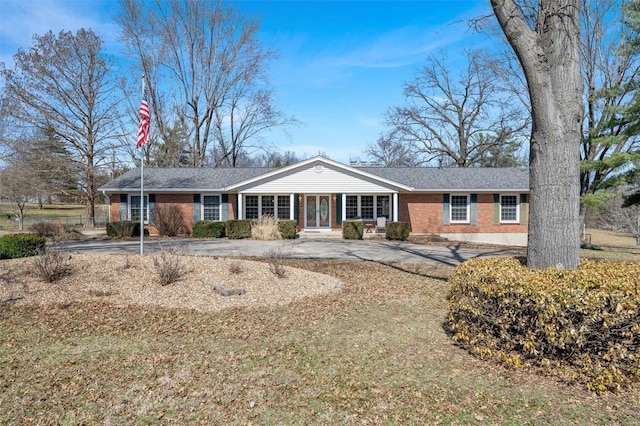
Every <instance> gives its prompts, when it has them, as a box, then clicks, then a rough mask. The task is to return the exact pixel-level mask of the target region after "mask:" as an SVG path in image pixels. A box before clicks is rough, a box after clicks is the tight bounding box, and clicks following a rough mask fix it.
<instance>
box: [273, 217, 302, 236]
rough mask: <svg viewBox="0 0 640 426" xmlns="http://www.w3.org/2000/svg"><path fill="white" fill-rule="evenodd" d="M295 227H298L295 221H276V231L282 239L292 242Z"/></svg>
mask: <svg viewBox="0 0 640 426" xmlns="http://www.w3.org/2000/svg"><path fill="white" fill-rule="evenodd" d="M297 226H298V222H297V221H295V220H279V221H278V231H280V234H281V235H282V238H285V239H287V240H292V239H294V238H295V237H296V235H297V231H296V227H297Z"/></svg>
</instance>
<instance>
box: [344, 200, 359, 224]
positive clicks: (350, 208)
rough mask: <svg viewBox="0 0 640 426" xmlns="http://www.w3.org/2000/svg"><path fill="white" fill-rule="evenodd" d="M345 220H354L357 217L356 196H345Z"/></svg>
mask: <svg viewBox="0 0 640 426" xmlns="http://www.w3.org/2000/svg"><path fill="white" fill-rule="evenodd" d="M345 212H346V214H347V216H346V217H347V219H355V218H356V217H358V196H357V195H347V205H346V206H345Z"/></svg>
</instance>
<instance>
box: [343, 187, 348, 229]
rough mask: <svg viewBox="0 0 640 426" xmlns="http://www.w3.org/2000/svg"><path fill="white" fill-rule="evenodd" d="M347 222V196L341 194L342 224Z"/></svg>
mask: <svg viewBox="0 0 640 426" xmlns="http://www.w3.org/2000/svg"><path fill="white" fill-rule="evenodd" d="M345 220H347V194H345V193H344V192H343V193H342V222H343V223H344V221H345Z"/></svg>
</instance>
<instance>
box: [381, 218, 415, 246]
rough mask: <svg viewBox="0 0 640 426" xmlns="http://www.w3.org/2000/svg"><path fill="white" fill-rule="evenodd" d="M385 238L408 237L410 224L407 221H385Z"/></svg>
mask: <svg viewBox="0 0 640 426" xmlns="http://www.w3.org/2000/svg"><path fill="white" fill-rule="evenodd" d="M386 228H387V229H386V235H385V237H386V239H387V240H398V241H406V240H407V239H408V238H409V230H410V228H411V226H410V225H409V223H408V222H387V224H386Z"/></svg>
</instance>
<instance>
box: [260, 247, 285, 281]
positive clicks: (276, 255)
mask: <svg viewBox="0 0 640 426" xmlns="http://www.w3.org/2000/svg"><path fill="white" fill-rule="evenodd" d="M264 258H265V259H266V260H267V262H268V263H269V270H270V271H271V273H272V274H273V275H275V276H276V277H278V278H284V277H286V276H287V269H286V268H285V266H284V259H285V258H286V256H284V255H283V254H282V252H280V251H275V250H268V251H266V252H264Z"/></svg>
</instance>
